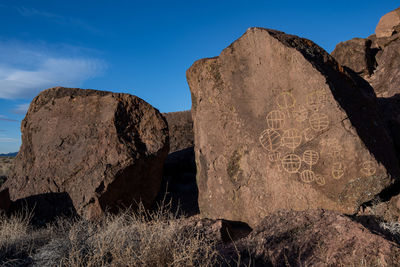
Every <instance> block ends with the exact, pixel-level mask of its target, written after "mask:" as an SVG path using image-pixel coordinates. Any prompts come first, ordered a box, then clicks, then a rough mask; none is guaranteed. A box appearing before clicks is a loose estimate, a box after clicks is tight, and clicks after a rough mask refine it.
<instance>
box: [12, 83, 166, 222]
mask: <svg viewBox="0 0 400 267" xmlns="http://www.w3.org/2000/svg"><path fill="white" fill-rule="evenodd" d="M21 130H22V146H21V149H20V152H19V154H18V156H17V157H16V158H15V168H14V172H13V173H12V174H11V175H10V177H9V179H8V180H7V182H6V183H5V187H8V188H9V189H10V195H11V199H12V200H17V199H22V198H27V197H31V198H32V197H34V196H37V195H42V194H43V195H46V194H52V193H64V192H65V193H67V194H68V197H70V198H71V200H72V202H73V205H74V207H75V209H76V211H77V212H78V214H79V215H81V216H83V217H85V218H95V217H98V216H99V215H101V214H102V213H103V212H104V211H105V210H107V209H109V210H110V211H115V210H116V209H117V208H119V207H123V206H129V205H132V204H135V203H137V202H139V201H142V202H143V204H144V205H145V207H150V206H151V205H152V204H153V201H154V200H155V197H156V195H157V193H158V191H159V188H160V184H161V176H162V167H163V163H164V159H165V157H166V156H167V154H168V149H169V142H168V128H167V124H166V121H165V119H164V118H163V117H162V115H161V114H160V113H159V112H158V110H156V109H154V108H153V107H152V106H151V105H149V104H148V103H146V102H145V101H143V100H142V99H140V98H138V97H136V96H132V95H128V94H118V93H111V92H105V91H95V90H82V89H71V88H62V87H57V88H52V89H48V90H45V91H43V92H42V93H40V94H39V95H38V96H37V97H36V98H35V99H34V100H33V101H32V103H31V105H30V107H29V110H28V113H27V115H26V117H25V119H24V120H23V121H22V126H21Z"/></svg>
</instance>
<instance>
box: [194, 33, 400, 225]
mask: <svg viewBox="0 0 400 267" xmlns="http://www.w3.org/2000/svg"><path fill="white" fill-rule="evenodd" d="M187 79H188V83H189V86H190V90H191V93H192V101H193V103H192V115H193V120H194V132H195V153H196V163H197V182H198V187H199V207H200V211H201V213H202V214H203V215H204V216H206V217H210V218H224V219H228V220H235V221H244V222H247V223H249V224H250V226H254V225H256V224H257V223H258V222H259V221H260V219H261V218H263V217H264V216H265V215H268V214H271V213H273V212H276V211H277V210H283V209H288V210H306V209H315V208H324V209H330V210H336V211H340V212H343V213H347V214H353V213H355V212H357V210H358V209H359V207H360V205H361V204H362V203H364V202H367V201H369V200H371V199H373V198H374V196H375V195H377V194H379V193H380V192H381V191H382V190H384V189H386V188H388V187H390V186H391V185H393V184H394V182H395V180H396V179H397V178H398V177H399V166H398V159H397V157H396V153H395V150H394V148H393V143H392V139H391V137H390V135H389V134H388V131H387V129H386V127H385V124H384V123H383V122H382V121H381V119H380V116H379V112H378V108H377V103H376V98H375V94H374V93H373V89H372V88H371V87H370V86H369V84H368V83H367V82H366V81H364V80H363V79H361V78H360V77H359V76H358V75H356V74H354V73H353V72H352V71H347V70H345V69H343V68H342V67H341V66H340V65H339V64H338V63H337V62H336V61H335V60H334V59H333V58H332V57H331V56H330V55H329V54H328V53H326V52H325V51H324V50H323V49H322V48H320V47H319V46H317V45H315V44H314V43H313V42H311V41H309V40H306V39H302V38H299V37H297V36H292V35H287V34H285V33H282V32H278V31H274V30H268V29H261V28H250V29H249V30H247V32H246V33H245V34H244V35H243V36H242V37H241V38H239V39H238V40H237V41H235V42H234V43H233V44H231V45H230V46H229V47H228V48H226V49H224V50H223V51H222V53H221V54H220V55H219V56H218V57H215V58H209V59H202V60H199V61H197V62H195V63H194V64H193V66H191V67H190V69H189V70H188V71H187Z"/></svg>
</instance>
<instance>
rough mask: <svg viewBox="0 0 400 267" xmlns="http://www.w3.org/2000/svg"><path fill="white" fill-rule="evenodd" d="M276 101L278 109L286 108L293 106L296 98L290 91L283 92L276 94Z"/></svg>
mask: <svg viewBox="0 0 400 267" xmlns="http://www.w3.org/2000/svg"><path fill="white" fill-rule="evenodd" d="M276 103H277V104H278V107H279V108H280V109H283V110H288V109H291V108H293V107H294V105H295V103H296V100H295V99H294V97H293V95H292V94H291V93H289V92H284V93H281V94H280V95H279V96H278V98H277V100H276Z"/></svg>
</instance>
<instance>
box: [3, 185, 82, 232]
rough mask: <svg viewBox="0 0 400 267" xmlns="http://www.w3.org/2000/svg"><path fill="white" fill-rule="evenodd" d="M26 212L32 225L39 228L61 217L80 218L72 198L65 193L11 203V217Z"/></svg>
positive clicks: (31, 197)
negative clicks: (29, 215)
mask: <svg viewBox="0 0 400 267" xmlns="http://www.w3.org/2000/svg"><path fill="white" fill-rule="evenodd" d="M25 212H27V213H29V214H31V218H30V219H31V220H30V222H31V224H32V225H34V226H38V227H42V226H45V225H46V224H48V223H51V222H54V221H55V220H56V219H57V218H59V217H68V218H74V217H78V214H77V212H76V210H75V208H74V205H73V203H72V199H71V197H70V196H69V195H68V194H67V193H65V192H63V193H45V194H38V195H33V196H29V197H26V198H21V199H18V200H16V201H13V202H12V203H11V207H10V215H12V214H18V213H25Z"/></svg>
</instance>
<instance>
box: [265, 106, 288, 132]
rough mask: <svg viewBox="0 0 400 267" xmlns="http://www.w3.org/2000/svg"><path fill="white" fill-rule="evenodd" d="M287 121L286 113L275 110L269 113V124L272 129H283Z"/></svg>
mask: <svg viewBox="0 0 400 267" xmlns="http://www.w3.org/2000/svg"><path fill="white" fill-rule="evenodd" d="M284 122H285V113H283V112H282V111H280V110H273V111H271V112H270V113H268V115H267V125H268V127H269V128H271V129H282V127H283V124H284Z"/></svg>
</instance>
